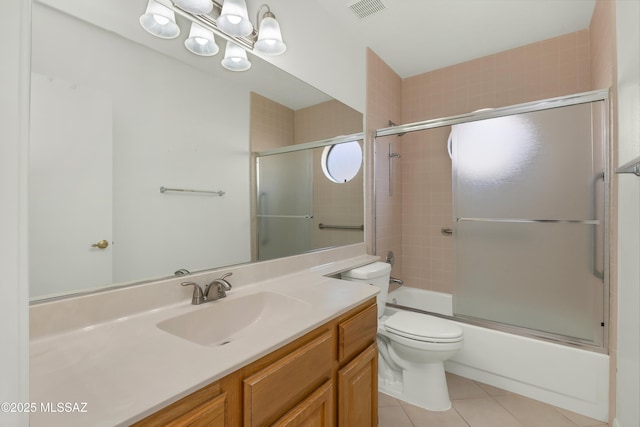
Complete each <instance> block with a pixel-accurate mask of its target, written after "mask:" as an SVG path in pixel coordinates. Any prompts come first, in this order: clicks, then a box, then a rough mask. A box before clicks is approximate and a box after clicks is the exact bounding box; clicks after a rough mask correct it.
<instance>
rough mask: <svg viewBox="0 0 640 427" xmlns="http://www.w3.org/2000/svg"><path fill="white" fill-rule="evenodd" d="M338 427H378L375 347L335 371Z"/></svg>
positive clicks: (376, 353)
mask: <svg viewBox="0 0 640 427" xmlns="http://www.w3.org/2000/svg"><path fill="white" fill-rule="evenodd" d="M338 402H339V403H338V427H353V426H363V427H364V426H372V427H375V426H377V425H378V347H377V345H376V344H375V343H373V344H371V345H370V346H369V347H368V348H367V349H366V350H365V351H363V352H362V353H360V355H358V356H357V357H356V358H355V359H353V360H352V361H351V362H350V363H349V364H347V365H346V366H345V367H344V368H342V369H340V371H338Z"/></svg>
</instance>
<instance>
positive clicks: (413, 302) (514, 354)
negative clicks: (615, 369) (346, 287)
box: [387, 286, 609, 422]
mask: <svg viewBox="0 0 640 427" xmlns="http://www.w3.org/2000/svg"><path fill="white" fill-rule="evenodd" d="M387 303H391V304H394V307H393V308H392V309H397V307H395V305H401V306H405V307H410V308H413V309H416V310H421V311H428V312H432V313H438V314H441V315H444V316H452V314H453V300H452V295H451V294H446V293H441V292H432V291H425V290H422V289H417V288H411V287H407V286H403V287H401V288H399V289H396V290H394V291H392V292H389V295H388V297H387ZM455 323H456V324H457V325H459V326H460V327H461V328H462V329H463V331H464V346H463V348H462V349H461V350H460V351H458V353H457V354H456V355H455V356H454V357H453V358H452V359H450V360H448V361H446V362H445V369H446V371H448V372H451V373H453V374H456V375H460V376H462V377H465V378H470V379H472V380H476V381H480V382H482V383H485V384H489V385H492V386H495V387H499V388H501V389H504V390H508V391H511V392H513V393H517V394H520V395H523V396H527V397H530V398H532V399H535V400H539V401H541V402H545V403H549V404H551V405H554V406H557V407H559V408H564V409H567V410H569V411H572V412H577V413H579V414H582V415H585V416H587V417H591V418H595V419H597V420H600V421H604V422H606V421H607V420H608V416H609V414H608V413H609V356H608V355H606V354H600V353H595V352H592V351H588V350H582V349H578V348H573V347H568V346H565V345H561V344H555V343H551V342H547V341H541V340H538V339H533V338H528V337H522V336H519V335H514V334H509V333H505V332H500V331H495V330H492V329H487V328H482V327H478V326H475V325H470V324H467V323H462V322H455Z"/></svg>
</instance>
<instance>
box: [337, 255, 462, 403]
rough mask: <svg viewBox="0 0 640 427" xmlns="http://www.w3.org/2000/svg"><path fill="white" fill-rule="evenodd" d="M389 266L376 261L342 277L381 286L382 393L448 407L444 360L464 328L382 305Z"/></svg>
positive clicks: (458, 343)
mask: <svg viewBox="0 0 640 427" xmlns="http://www.w3.org/2000/svg"><path fill="white" fill-rule="evenodd" d="M390 273H391V266H390V265H389V264H386V263H382V262H376V263H372V264H368V265H365V266H362V267H358V268H356V269H353V270H349V271H346V272H344V273H342V275H341V277H342V279H344V280H350V281H357V282H364V283H369V284H371V285H373V286H377V287H379V288H380V293H379V294H378V297H377V304H378V351H379V356H380V357H379V358H378V384H379V388H380V391H382V392H383V393H386V394H389V395H391V396H394V397H397V398H399V399H401V400H404V401H406V402H409V403H412V404H414V405H416V406H420V407H422V408H425V409H428V410H431V411H446V410H447V409H449V408H451V401H450V400H449V391H448V388H447V381H446V377H445V373H444V364H443V362H444V361H445V360H447V359H449V358H451V357H452V356H453V355H454V354H455V353H456V352H457V351H458V350H459V349H460V348H462V342H463V334H462V329H461V328H460V327H458V326H457V325H455V324H454V323H452V322H449V321H448V320H446V319H441V318H438V317H435V316H429V315H426V314H421V313H414V312H410V311H404V310H390V309H385V305H386V299H387V293H388V290H389V278H390Z"/></svg>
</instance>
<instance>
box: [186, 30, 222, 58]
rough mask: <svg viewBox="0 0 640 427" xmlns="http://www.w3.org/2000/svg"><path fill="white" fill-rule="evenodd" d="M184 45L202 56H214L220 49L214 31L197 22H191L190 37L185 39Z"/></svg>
mask: <svg viewBox="0 0 640 427" xmlns="http://www.w3.org/2000/svg"><path fill="white" fill-rule="evenodd" d="M184 47H186V48H187V49H188V50H189V51H190V52H191V53H195V54H196V55H200V56H213V55H215V54H216V53H218V51H219V50H220V48H219V47H218V45H217V44H216V39H215V37H214V36H213V33H212V32H211V31H209V30H207V29H206V28H204V27H202V26H201V25H198V24H196V23H195V22H194V23H192V24H191V31H189V38H188V39H186V40H185V41H184Z"/></svg>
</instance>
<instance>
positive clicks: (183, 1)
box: [173, 0, 213, 15]
mask: <svg viewBox="0 0 640 427" xmlns="http://www.w3.org/2000/svg"><path fill="white" fill-rule="evenodd" d="M173 3H174V4H175V5H176V6H178V7H180V8H181V9H184V10H186V11H187V12H191V13H195V14H198V15H206V14H207V13H209V12H211V10H212V9H213V2H212V1H211V0H173Z"/></svg>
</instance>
